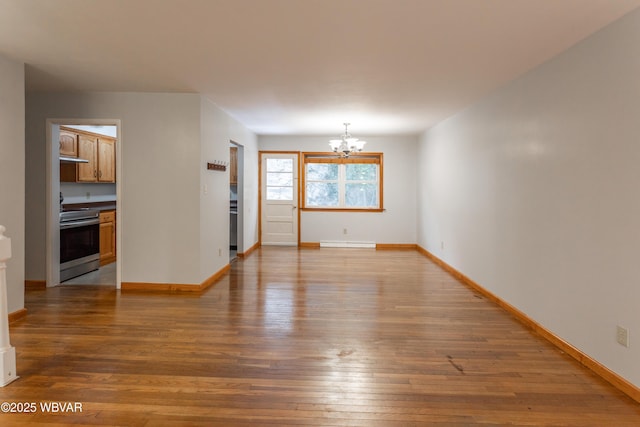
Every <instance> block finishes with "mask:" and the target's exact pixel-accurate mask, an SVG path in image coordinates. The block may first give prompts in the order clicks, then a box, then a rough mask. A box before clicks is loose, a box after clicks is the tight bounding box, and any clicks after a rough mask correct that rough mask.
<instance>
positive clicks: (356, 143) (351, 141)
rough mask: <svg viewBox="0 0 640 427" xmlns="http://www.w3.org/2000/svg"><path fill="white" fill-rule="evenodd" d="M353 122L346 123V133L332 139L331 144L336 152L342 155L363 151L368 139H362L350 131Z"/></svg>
mask: <svg viewBox="0 0 640 427" xmlns="http://www.w3.org/2000/svg"><path fill="white" fill-rule="evenodd" d="M350 124H351V123H344V134H343V135H342V136H341V137H340V139H332V140H331V141H329V145H330V146H331V149H332V150H333V152H334V153H338V154H339V155H340V156H341V157H349V154H351V153H353V152H354V151H356V152H357V151H362V148H363V147H364V144H366V143H367V141H360V140H359V139H358V138H354V137H352V136H351V134H350V133H349V130H348V127H349V125H350Z"/></svg>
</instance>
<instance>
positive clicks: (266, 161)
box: [260, 153, 298, 246]
mask: <svg viewBox="0 0 640 427" xmlns="http://www.w3.org/2000/svg"><path fill="white" fill-rule="evenodd" d="M260 161H261V165H262V168H261V169H262V177H261V181H262V189H261V194H262V200H261V201H260V203H261V212H262V214H261V218H260V220H261V229H262V236H261V239H260V240H261V243H262V244H263V245H281V246H297V245H298V155H297V154H292V153H261V158H260Z"/></svg>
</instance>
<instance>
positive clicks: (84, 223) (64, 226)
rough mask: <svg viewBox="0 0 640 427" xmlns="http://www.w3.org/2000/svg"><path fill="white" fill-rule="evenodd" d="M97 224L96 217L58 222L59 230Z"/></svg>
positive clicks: (98, 221)
mask: <svg viewBox="0 0 640 427" xmlns="http://www.w3.org/2000/svg"><path fill="white" fill-rule="evenodd" d="M97 224H100V220H99V219H98V218H91V219H85V220H81V221H70V222H65V223H62V224H60V230H67V229H69V228H78V227H84V226H87V225H97Z"/></svg>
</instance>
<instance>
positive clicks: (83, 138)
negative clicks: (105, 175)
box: [78, 135, 98, 182]
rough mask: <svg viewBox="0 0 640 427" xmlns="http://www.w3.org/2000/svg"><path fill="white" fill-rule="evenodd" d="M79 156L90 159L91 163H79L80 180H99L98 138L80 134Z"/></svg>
mask: <svg viewBox="0 0 640 427" xmlns="http://www.w3.org/2000/svg"><path fill="white" fill-rule="evenodd" d="M78 157H80V158H81V159H85V160H88V161H89V163H78V181H79V182H96V181H97V180H98V138H96V137H95V136H87V135H80V137H79V138H78Z"/></svg>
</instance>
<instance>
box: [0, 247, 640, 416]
mask: <svg viewBox="0 0 640 427" xmlns="http://www.w3.org/2000/svg"><path fill="white" fill-rule="evenodd" d="M25 306H26V308H27V310H28V315H27V317H26V318H24V319H22V320H19V321H17V322H15V323H14V324H12V325H11V342H12V345H13V346H14V347H16V351H17V358H18V361H17V365H18V375H20V377H21V378H20V379H18V380H17V381H15V382H14V383H12V384H10V385H8V386H6V387H4V388H0V402H2V401H4V402H13V406H14V408H17V403H18V402H23V403H31V402H34V403H36V404H37V405H38V409H37V411H36V412H35V413H0V425H2V426H11V425H29V426H31V425H66V424H83V425H122V426H162V425H176V426H261V425H265V426H292V425H305V426H472V425H554V426H598V427H600V426H639V425H640V405H639V404H637V403H636V402H634V401H633V400H631V399H630V398H628V397H627V396H625V395H624V394H622V393H621V392H619V391H617V390H616V389H615V388H613V387H612V386H610V385H609V384H607V383H606V382H604V381H603V380H601V379H600V378H599V377H597V376H595V375H594V374H593V373H591V372H590V371H589V370H587V369H586V368H584V367H582V366H581V365H579V364H578V363H577V362H575V361H574V360H573V359H571V358H569V357H568V356H567V355H565V354H563V353H562V352H561V351H559V350H558V349H556V348H555V347H553V346H552V345H550V344H549V343H548V342H546V341H544V340H543V339H541V338H540V337H538V336H537V335H535V334H533V333H532V332H530V331H529V330H527V329H525V328H524V327H523V326H522V325H521V324H520V323H518V322H517V321H515V320H514V319H513V318H512V317H511V316H510V315H509V314H508V313H506V312H505V311H503V310H502V309H501V308H499V307H497V306H496V305H494V304H493V303H492V302H490V301H488V300H486V299H484V298H483V297H482V296H480V295H478V294H476V293H475V292H474V291H472V290H470V289H469V288H467V287H465V286H464V285H462V284H460V283H459V282H457V281H456V280H455V279H453V278H452V277H451V276H449V275H448V274H447V273H445V272H444V271H442V270H441V269H440V268H439V267H438V266H436V265H435V264H434V263H432V262H431V261H430V260H428V259H427V258H425V257H424V256H422V255H420V254H419V253H418V252H415V251H376V250H368V249H301V250H298V249H295V248H273V247H271V248H262V249H258V250H256V251H255V252H253V253H252V254H251V255H250V256H249V257H247V258H246V259H241V260H238V261H236V262H234V263H233V264H232V268H231V271H230V273H229V274H228V275H227V276H225V277H223V278H222V279H221V280H220V281H219V282H218V283H217V284H215V285H214V286H213V287H211V288H209V289H208V290H206V291H205V292H203V293H202V294H200V295H192V294H178V293H176V294H169V293H149V292H147V293H134V292H122V293H121V292H119V291H116V290H115V289H113V288H109V287H105V286H61V287H57V288H52V289H46V290H38V289H35V290H28V291H27V293H26V301H25ZM51 401H57V402H72V403H74V402H79V403H81V404H82V412H81V413H80V412H77V413H52V412H46V411H43V410H41V408H40V406H39V405H40V404H41V402H51Z"/></svg>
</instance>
